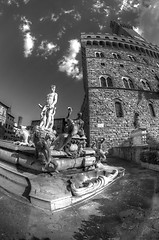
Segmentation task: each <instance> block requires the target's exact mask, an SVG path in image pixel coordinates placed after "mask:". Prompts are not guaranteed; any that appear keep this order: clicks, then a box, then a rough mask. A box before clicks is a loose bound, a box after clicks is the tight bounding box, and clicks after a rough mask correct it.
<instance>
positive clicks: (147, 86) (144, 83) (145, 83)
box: [140, 79, 151, 91]
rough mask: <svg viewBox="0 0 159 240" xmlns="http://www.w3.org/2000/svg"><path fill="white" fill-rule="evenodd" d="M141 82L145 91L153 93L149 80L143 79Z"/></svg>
mask: <svg viewBox="0 0 159 240" xmlns="http://www.w3.org/2000/svg"><path fill="white" fill-rule="evenodd" d="M140 82H141V83H142V87H143V90H146V91H151V87H150V84H149V83H148V81H147V80H145V79H141V80H140Z"/></svg>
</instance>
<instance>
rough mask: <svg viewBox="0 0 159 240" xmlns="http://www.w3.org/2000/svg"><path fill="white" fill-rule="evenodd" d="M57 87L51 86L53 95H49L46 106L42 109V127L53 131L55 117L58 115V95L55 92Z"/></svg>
mask: <svg viewBox="0 0 159 240" xmlns="http://www.w3.org/2000/svg"><path fill="white" fill-rule="evenodd" d="M55 90H56V86H55V85H51V93H49V94H47V99H46V105H44V107H42V106H41V105H40V104H39V106H40V107H42V111H41V114H40V115H41V123H40V127H41V128H44V129H49V130H52V128H53V125H54V115H55V113H56V107H55V104H56V103H57V99H58V94H57V93H56V92H55Z"/></svg>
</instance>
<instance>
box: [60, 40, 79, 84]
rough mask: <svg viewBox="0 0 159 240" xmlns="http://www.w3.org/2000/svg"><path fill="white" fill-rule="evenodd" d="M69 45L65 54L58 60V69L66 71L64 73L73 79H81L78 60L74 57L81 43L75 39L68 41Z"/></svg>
mask: <svg viewBox="0 0 159 240" xmlns="http://www.w3.org/2000/svg"><path fill="white" fill-rule="evenodd" d="M69 43H70V47H69V50H68V53H67V55H66V56H63V59H62V60H60V61H59V63H58V64H59V71H61V72H66V74H67V75H68V76H70V77H72V78H75V79H78V80H80V79H82V73H81V71H80V69H79V61H78V60H77V59H76V57H77V55H78V53H79V51H80V49H81V45H80V42H79V41H78V40H77V39H73V40H70V41H69Z"/></svg>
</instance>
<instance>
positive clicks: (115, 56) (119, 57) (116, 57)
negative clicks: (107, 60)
mask: <svg viewBox="0 0 159 240" xmlns="http://www.w3.org/2000/svg"><path fill="white" fill-rule="evenodd" d="M112 55H113V57H114V58H115V59H121V56H120V55H119V54H118V53H112Z"/></svg>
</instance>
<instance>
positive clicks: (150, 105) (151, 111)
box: [149, 103, 156, 117]
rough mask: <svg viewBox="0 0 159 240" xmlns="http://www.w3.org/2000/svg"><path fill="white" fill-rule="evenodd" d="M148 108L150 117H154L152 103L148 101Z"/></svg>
mask: <svg viewBox="0 0 159 240" xmlns="http://www.w3.org/2000/svg"><path fill="white" fill-rule="evenodd" d="M149 109H150V113H151V116H152V117H156V114H155V110H154V107H153V104H152V103H149Z"/></svg>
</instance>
